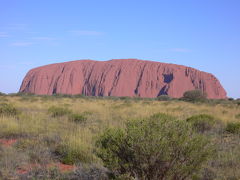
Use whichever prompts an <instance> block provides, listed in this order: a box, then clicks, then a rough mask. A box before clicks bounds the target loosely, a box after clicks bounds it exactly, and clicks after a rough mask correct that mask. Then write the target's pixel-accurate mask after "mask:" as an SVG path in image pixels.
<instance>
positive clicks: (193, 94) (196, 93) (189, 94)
mask: <svg viewBox="0 0 240 180" xmlns="http://www.w3.org/2000/svg"><path fill="white" fill-rule="evenodd" d="M182 99H183V100H186V101H192V102H194V101H205V100H206V99H207V94H206V93H204V92H203V91H201V90H198V89H197V90H191V91H186V92H185V93H184V94H183V97H182Z"/></svg>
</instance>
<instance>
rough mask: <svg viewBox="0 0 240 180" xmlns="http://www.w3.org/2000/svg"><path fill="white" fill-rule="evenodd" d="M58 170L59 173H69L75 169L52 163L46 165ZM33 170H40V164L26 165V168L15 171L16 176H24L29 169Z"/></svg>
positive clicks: (70, 166)
mask: <svg viewBox="0 0 240 180" xmlns="http://www.w3.org/2000/svg"><path fill="white" fill-rule="evenodd" d="M53 167H54V168H58V169H59V170H60V171H61V172H70V171H73V170H74V169H75V168H76V167H75V166H74V165H67V164H63V163H60V162H59V163H52V164H47V168H53ZM34 168H41V165H40V164H28V165H27V166H24V167H21V168H19V169H18V170H17V173H18V174H26V173H28V172H29V171H30V170H31V169H34Z"/></svg>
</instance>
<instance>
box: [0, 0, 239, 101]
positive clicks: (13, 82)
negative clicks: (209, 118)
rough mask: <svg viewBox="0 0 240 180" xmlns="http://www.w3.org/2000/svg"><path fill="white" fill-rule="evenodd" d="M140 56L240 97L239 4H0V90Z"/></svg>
mask: <svg viewBox="0 0 240 180" xmlns="http://www.w3.org/2000/svg"><path fill="white" fill-rule="evenodd" d="M116 58H138V59H145V60H154V61H160V62H168V63H175V64H181V65H186V66H191V67H194V68H197V69H200V70H202V71H206V72H211V73H213V74H214V75H215V76H216V77H217V78H218V79H219V80H220V81H221V83H222V85H223V86H224V87H225V89H226V90H227V92H228V96H230V97H235V98H237V97H240V71H239V69H240V0H39V1H37V0H0V91H1V92H5V93H10V92H17V91H18V89H19V87H20V85H21V81H22V79H23V77H24V75H25V74H26V73H27V71H28V70H29V69H31V68H33V67H36V66H40V65H45V64H49V63H56V62H63V61H70V60H77V59H94V60H109V59H116Z"/></svg>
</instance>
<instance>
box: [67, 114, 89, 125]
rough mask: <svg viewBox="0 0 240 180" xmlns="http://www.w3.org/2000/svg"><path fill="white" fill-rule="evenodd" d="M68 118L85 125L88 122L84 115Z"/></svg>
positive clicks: (74, 115)
mask: <svg viewBox="0 0 240 180" xmlns="http://www.w3.org/2000/svg"><path fill="white" fill-rule="evenodd" d="M68 118H69V120H70V121H73V122H76V123H83V122H85V121H86V120H87V118H86V117H85V116H84V115H82V114H70V115H69V117H68Z"/></svg>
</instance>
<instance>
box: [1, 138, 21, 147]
mask: <svg viewBox="0 0 240 180" xmlns="http://www.w3.org/2000/svg"><path fill="white" fill-rule="evenodd" d="M16 142H17V139H0V144H2V145H3V146H12V145H13V144H15V143H16Z"/></svg>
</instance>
